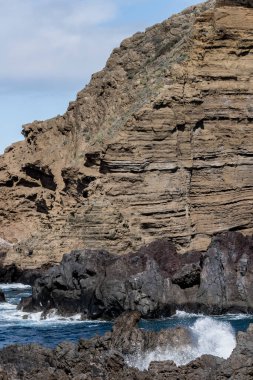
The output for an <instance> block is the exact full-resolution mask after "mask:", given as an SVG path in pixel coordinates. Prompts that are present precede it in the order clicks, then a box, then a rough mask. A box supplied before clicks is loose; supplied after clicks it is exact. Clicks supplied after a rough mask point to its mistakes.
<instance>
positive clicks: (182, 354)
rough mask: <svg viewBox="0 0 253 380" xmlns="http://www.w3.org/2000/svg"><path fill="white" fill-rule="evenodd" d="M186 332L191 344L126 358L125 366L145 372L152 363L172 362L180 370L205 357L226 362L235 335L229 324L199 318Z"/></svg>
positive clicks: (168, 347) (233, 346)
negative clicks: (180, 367)
mask: <svg viewBox="0 0 253 380" xmlns="http://www.w3.org/2000/svg"><path fill="white" fill-rule="evenodd" d="M180 313H181V312H180ZM181 317H182V316H181ZM184 317H185V318H188V317H189V315H187V314H186V313H185V315H184ZM191 317H192V315H191ZM189 329H190V332H191V335H192V344H190V345H184V346H179V347H177V348H175V347H170V346H167V347H166V348H164V347H163V348H160V347H158V348H156V349H155V350H154V351H149V352H145V353H143V352H139V353H138V354H137V355H133V356H128V357H127V358H126V362H127V364H128V365H130V366H132V367H137V368H139V369H140V370H145V369H148V367H149V364H150V363H151V362H152V361H164V360H172V361H174V362H175V363H176V365H177V366H181V365H185V364H187V363H189V362H190V361H192V360H194V359H196V358H197V357H200V356H202V355H204V354H209V355H214V356H219V357H220V358H224V359H227V358H228V357H229V356H230V355H231V353H232V351H233V349H234V348H235V346H236V338H235V331H234V330H233V328H232V326H231V324H230V323H228V322H222V321H218V320H216V319H214V318H210V317H200V318H199V319H197V320H196V321H195V323H194V324H193V325H192V326H191V327H189Z"/></svg>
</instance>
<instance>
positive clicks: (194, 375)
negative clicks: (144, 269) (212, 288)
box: [0, 314, 253, 380]
mask: <svg viewBox="0 0 253 380" xmlns="http://www.w3.org/2000/svg"><path fill="white" fill-rule="evenodd" d="M137 321H138V317H137V316H136V315H131V314H127V315H124V316H122V317H121V318H120V319H119V320H118V321H117V323H116V325H115V326H114V329H113V331H112V332H111V333H107V334H106V335H105V336H104V337H94V338H93V339H91V340H84V339H81V340H80V341H79V342H78V343H77V344H73V343H70V342H69V343H68V342H66V343H61V344H60V345H58V346H57V347H56V348H55V349H49V348H45V347H42V346H39V345H36V344H31V345H27V346H17V345H14V346H9V347H6V348H4V349H2V350H0V379H1V380H14V379H17V380H18V379H23V380H33V379H38V380H40V379H41V380H42V379H47V380H58V379H62V380H69V379H75V380H95V379H96V380H117V379H118V378H119V377H120V379H122V380H133V379H135V380H153V379H155V380H165V379H170V380H179V379H180V380H195V379H201V380H213V379H217V380H225V379H231V380H250V379H252V376H253V372H252V371H253V370H252V368H253V359H252V358H253V345H252V340H253V325H250V326H249V328H248V330H247V332H240V333H239V334H238V336H237V346H236V348H235V349H234V350H233V352H232V355H231V356H230V358H228V359H227V360H224V359H221V358H218V357H215V356H211V355H203V356H201V357H200V358H198V359H195V360H194V361H192V362H190V363H189V364H187V365H184V366H176V364H175V363H174V362H173V361H169V360H167V361H160V362H159V361H156V362H154V361H153V362H151V363H150V365H149V368H148V370H146V371H140V370H138V369H137V368H134V367H129V366H128V364H127V360H126V358H127V354H128V353H129V352H135V354H136V355H137V354H138V353H139V352H140V349H144V350H148V349H153V348H154V347H156V348H157V347H159V344H160V342H163V343H165V344H166V345H167V347H171V348H176V349H178V348H180V346H184V345H189V344H193V345H194V342H192V341H191V340H189V338H190V334H189V332H187V329H184V328H178V329H169V330H162V331H160V332H158V333H154V332H145V331H143V330H140V329H139V328H137V327H136V323H137ZM118 329H119V332H120V333H118ZM119 336H120V338H121V339H120V340H119V339H118V337H119ZM136 337H137V338H138V341H136ZM166 339H167V342H166ZM136 342H140V344H141V346H138V345H136ZM144 342H145V344H144V345H143V343H144ZM115 343H116V347H115V346H114V344H115ZM161 348H162V347H161Z"/></svg>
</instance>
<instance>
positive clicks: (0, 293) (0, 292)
mask: <svg viewBox="0 0 253 380" xmlns="http://www.w3.org/2000/svg"><path fill="white" fill-rule="evenodd" d="M0 302H5V296H4V292H3V291H2V290H1V289H0Z"/></svg>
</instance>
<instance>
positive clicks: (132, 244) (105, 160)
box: [0, 1, 253, 268]
mask: <svg viewBox="0 0 253 380" xmlns="http://www.w3.org/2000/svg"><path fill="white" fill-rule="evenodd" d="M250 4H251V2H245V1H241V2H235V1H225V2H224V1H219V2H217V4H216V6H215V3H214V2H213V1H210V2H207V3H205V4H203V5H200V6H195V7H191V8H189V9H187V10H186V11H184V12H183V13H181V14H179V15H176V16H173V17H172V18H170V19H168V20H166V21H164V22H163V23H161V24H157V25H155V26H153V27H151V28H149V29H147V30H146V32H145V33H137V34H135V35H134V36H133V37H131V38H129V39H127V40H125V41H123V42H122V43H121V45H120V48H117V49H115V50H114V51H113V53H112V55H111V57H110V58H109V60H108V62H107V64H106V67H105V69H104V70H103V71H101V72H99V73H97V74H94V75H93V77H92V80H91V82H90V84H89V85H88V86H87V87H86V88H85V89H84V90H82V91H80V93H79V94H78V96H77V100H76V101H75V102H72V103H70V105H69V108H68V111H67V112H66V113H65V114H64V115H63V116H58V117H56V118H54V119H51V120H47V121H45V122H34V123H32V124H29V125H26V126H24V127H23V134H24V136H25V141H24V142H20V143H17V144H14V145H12V146H11V147H10V148H8V149H7V150H6V152H5V154H4V155H3V156H1V157H0V190H1V191H0V209H1V213H0V237H1V239H2V240H1V241H2V242H3V241H4V242H5V243H4V244H2V245H1V252H2V256H1V262H2V264H3V265H9V264H11V263H13V262H15V263H16V264H17V265H19V266H22V267H25V268H33V267H39V266H41V265H42V264H44V263H55V262H59V261H60V260H61V258H62V255H63V253H65V252H69V251H70V250H71V249H75V248H81V247H86V248H97V249H107V250H109V251H110V252H113V253H118V254H121V253H125V252H128V251H133V250H136V249H138V248H139V247H140V246H142V245H143V244H147V243H149V242H151V241H153V240H155V239H158V238H170V239H172V241H173V242H174V243H175V244H176V247H177V249H178V251H179V252H186V251H189V250H194V249H195V250H198V251H200V250H202V251H203V250H206V248H207V246H208V244H209V243H210V238H211V236H212V235H213V234H215V233H218V232H222V231H226V230H238V231H242V232H244V233H245V234H247V233H252V232H253V220H252V213H253V107H252V104H253V64H252V62H253V55H252V47H253V29H252V25H253V9H252V8H251V7H250ZM1 241H0V244H1Z"/></svg>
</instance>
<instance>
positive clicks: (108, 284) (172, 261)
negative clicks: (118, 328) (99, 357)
mask: <svg viewBox="0 0 253 380" xmlns="http://www.w3.org/2000/svg"><path fill="white" fill-rule="evenodd" d="M20 308H23V309H24V310H25V311H38V310H43V311H44V312H45V313H47V312H48V311H49V310H50V309H56V310H57V311H58V312H59V313H60V314H64V315H69V314H76V313H82V314H83V317H84V318H89V319H90V318H92V319H96V318H109V319H110V318H115V317H117V316H118V315H120V314H121V313H122V312H124V311H128V310H136V311H139V312H140V313H141V315H142V316H143V317H145V318H153V317H162V316H170V315H171V314H174V313H175V312H176V309H179V310H184V311H190V312H197V313H199V312H205V313H211V314H221V313H226V312H231V313H235V312H244V313H250V312H253V238H252V237H244V236H243V235H242V234H240V233H237V232H230V233H223V234H221V235H218V236H216V237H214V238H213V240H212V243H211V245H210V247H209V249H208V250H207V252H205V253H200V252H190V253H185V254H183V255H178V254H177V252H176V249H175V247H174V245H173V244H172V243H171V242H168V241H167V240H160V241H156V242H153V243H151V244H150V245H148V246H145V247H143V248H141V249H140V250H139V251H137V252H136V253H130V254H127V255H123V256H116V255H112V254H109V253H107V252H105V251H92V250H83V251H74V252H73V253H71V254H69V255H64V257H63V260H62V262H61V264H60V265H58V266H55V267H54V268H51V269H49V271H48V272H47V273H46V274H45V275H44V276H42V277H41V278H39V279H38V280H37V281H36V282H35V286H34V288H33V295H32V297H31V298H28V299H27V298H26V299H24V300H23V301H22V302H21V304H20Z"/></svg>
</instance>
